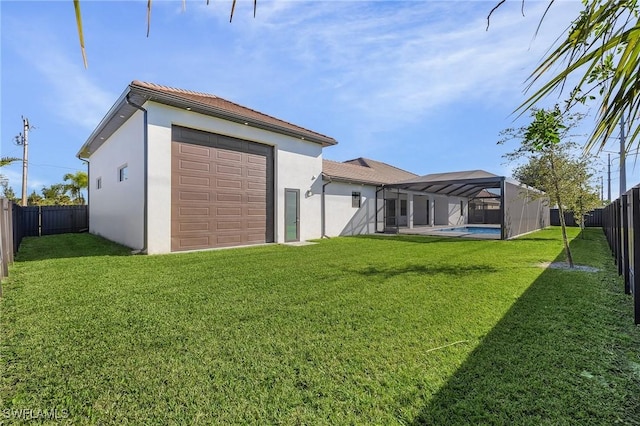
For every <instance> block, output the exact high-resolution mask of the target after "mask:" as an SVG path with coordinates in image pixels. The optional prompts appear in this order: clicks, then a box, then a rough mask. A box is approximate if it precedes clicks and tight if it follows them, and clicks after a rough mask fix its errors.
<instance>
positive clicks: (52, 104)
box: [3, 23, 117, 130]
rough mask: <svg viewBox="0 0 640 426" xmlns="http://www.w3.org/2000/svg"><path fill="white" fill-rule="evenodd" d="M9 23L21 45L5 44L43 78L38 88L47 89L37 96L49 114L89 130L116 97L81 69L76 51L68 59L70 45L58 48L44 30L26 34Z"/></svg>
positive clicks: (55, 39) (52, 36) (54, 40)
mask: <svg viewBox="0 0 640 426" xmlns="http://www.w3.org/2000/svg"><path fill="white" fill-rule="evenodd" d="M12 24H13V25H12V28H11V31H12V32H13V34H14V37H13V38H12V39H13V40H16V41H17V40H19V41H20V45H16V44H15V43H7V44H8V45H9V46H11V48H13V49H15V50H16V52H17V53H18V54H19V55H20V56H22V57H23V59H24V60H25V61H26V62H28V63H29V64H30V65H31V66H32V67H33V69H35V70H37V71H38V72H39V73H40V74H41V75H42V77H43V79H44V81H45V82H46V85H41V87H46V89H45V91H44V92H42V93H39V94H40V95H41V96H42V97H43V98H45V99H46V102H47V106H48V108H49V109H50V111H51V113H52V114H54V115H56V116H58V117H59V118H60V119H62V120H63V121H64V122H67V123H70V124H73V125H78V126H81V127H82V128H84V129H87V130H92V129H93V128H94V127H95V126H96V125H97V124H98V123H99V121H100V120H101V119H102V117H103V116H104V114H105V112H106V111H107V110H108V109H109V107H110V106H111V104H112V103H113V100H114V99H116V97H117V94H113V93H109V92H106V91H105V90H103V89H102V88H101V86H100V85H99V84H97V83H95V82H94V81H93V80H92V79H91V78H90V77H89V73H88V72H87V71H86V70H85V69H84V68H83V64H82V60H80V59H79V56H80V53H79V51H78V55H77V56H76V57H73V58H70V57H68V56H67V54H66V53H65V51H66V50H69V49H68V47H69V46H65V48H67V49H64V48H63V47H61V45H60V44H59V43H58V40H57V38H56V36H55V35H53V34H52V33H50V32H48V31H47V30H46V28H42V29H41V31H38V32H35V31H34V32H29V31H25V30H22V29H20V28H19V27H16V26H15V23H12ZM67 42H69V41H67ZM3 44H4V43H3ZM42 46H47V47H46V49H43V48H42ZM78 50H79V49H78ZM33 52H37V54H33Z"/></svg>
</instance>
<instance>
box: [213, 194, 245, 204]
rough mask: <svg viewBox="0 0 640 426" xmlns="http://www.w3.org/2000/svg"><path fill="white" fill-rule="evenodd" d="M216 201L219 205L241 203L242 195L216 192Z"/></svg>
mask: <svg viewBox="0 0 640 426" xmlns="http://www.w3.org/2000/svg"><path fill="white" fill-rule="evenodd" d="M216 201H217V202H219V203H224V202H229V203H241V202H242V194H238V193H228V192H218V193H216Z"/></svg>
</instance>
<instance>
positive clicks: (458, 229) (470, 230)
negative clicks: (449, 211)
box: [436, 226, 500, 235]
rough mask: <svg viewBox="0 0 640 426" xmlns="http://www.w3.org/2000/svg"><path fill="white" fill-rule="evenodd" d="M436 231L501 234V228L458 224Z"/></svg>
mask: <svg viewBox="0 0 640 426" xmlns="http://www.w3.org/2000/svg"><path fill="white" fill-rule="evenodd" d="M436 232H452V233H464V234H489V235H500V228H486V227H483V226H457V227H455V228H442V229H437V230H436Z"/></svg>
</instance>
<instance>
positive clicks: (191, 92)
mask: <svg viewBox="0 0 640 426" xmlns="http://www.w3.org/2000/svg"><path fill="white" fill-rule="evenodd" d="M131 84H132V85H134V86H147V87H149V86H150V87H152V88H156V89H159V90H168V91H170V92H176V93H184V94H186V95H197V96H206V97H209V98H215V99H221V100H223V101H224V100H226V99H223V98H221V97H220V96H216V95H214V94H213V93H205V92H197V91H195V90H187V89H181V88H179V87H173V86H165V85H164V84H158V83H151V82H148V81H140V80H133V81H132V82H131ZM227 102H229V101H227ZM232 103H233V102H232Z"/></svg>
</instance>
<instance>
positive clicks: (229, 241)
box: [216, 234, 242, 247]
mask: <svg viewBox="0 0 640 426" xmlns="http://www.w3.org/2000/svg"><path fill="white" fill-rule="evenodd" d="M216 243H217V245H218V246H219V247H224V246H230V245H238V244H241V243H242V238H241V237H240V235H238V234H231V235H218V236H217V238H216Z"/></svg>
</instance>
